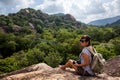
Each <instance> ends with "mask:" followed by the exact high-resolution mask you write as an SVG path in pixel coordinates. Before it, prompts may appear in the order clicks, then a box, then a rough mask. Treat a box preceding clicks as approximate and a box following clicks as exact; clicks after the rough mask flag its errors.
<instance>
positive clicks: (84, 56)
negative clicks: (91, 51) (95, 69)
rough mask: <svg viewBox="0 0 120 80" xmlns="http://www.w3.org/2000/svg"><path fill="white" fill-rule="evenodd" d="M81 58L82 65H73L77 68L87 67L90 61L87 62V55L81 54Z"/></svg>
mask: <svg viewBox="0 0 120 80" xmlns="http://www.w3.org/2000/svg"><path fill="white" fill-rule="evenodd" d="M81 56H83V59H84V63H83V64H74V65H75V66H77V67H82V66H87V65H89V63H90V61H89V56H88V55H87V54H85V53H82V55H81Z"/></svg>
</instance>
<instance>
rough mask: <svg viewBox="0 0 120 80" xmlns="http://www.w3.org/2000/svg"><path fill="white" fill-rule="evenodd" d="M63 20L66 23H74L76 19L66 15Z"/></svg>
mask: <svg viewBox="0 0 120 80" xmlns="http://www.w3.org/2000/svg"><path fill="white" fill-rule="evenodd" d="M63 18H64V20H68V21H73V22H74V21H76V19H75V18H74V17H73V16H72V15H70V14H66V15H64V17H63Z"/></svg>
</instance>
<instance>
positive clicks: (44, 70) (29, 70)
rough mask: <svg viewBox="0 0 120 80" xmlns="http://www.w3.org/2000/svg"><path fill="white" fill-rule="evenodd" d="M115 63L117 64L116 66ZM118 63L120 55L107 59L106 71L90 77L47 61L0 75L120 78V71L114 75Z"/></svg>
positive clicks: (40, 79) (13, 78) (53, 79)
mask: <svg viewBox="0 0 120 80" xmlns="http://www.w3.org/2000/svg"><path fill="white" fill-rule="evenodd" d="M115 62H116V63H115ZM114 64H117V65H116V66H115V65H114ZM118 65H120V56H118V57H115V58H113V59H110V60H108V61H107V64H106V68H105V69H106V70H105V73H103V74H99V75H97V76H95V77H88V76H80V75H76V74H75V71H74V70H73V69H70V68H67V69H66V70H65V71H63V70H61V69H60V68H59V67H57V68H52V67H50V66H48V65H47V64H45V63H39V64H35V65H32V66H29V67H26V68H23V69H21V70H17V71H14V72H11V73H6V74H3V75H1V76H0V80H120V75H118V73H119V74H120V72H117V75H114V74H115V71H118V70H119V69H120V68H119V66H118ZM108 66H109V67H108ZM113 70H114V71H113ZM110 71H111V72H110ZM112 71H113V72H112ZM109 73H110V74H109Z"/></svg>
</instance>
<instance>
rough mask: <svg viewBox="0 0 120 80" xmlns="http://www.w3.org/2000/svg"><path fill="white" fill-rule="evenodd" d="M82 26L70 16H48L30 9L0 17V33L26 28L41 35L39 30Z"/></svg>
mask: <svg viewBox="0 0 120 80" xmlns="http://www.w3.org/2000/svg"><path fill="white" fill-rule="evenodd" d="M58 15H59V16H58ZM60 15H61V16H60ZM84 25H85V24H83V23H81V22H78V21H76V19H75V18H74V17H73V16H72V15H70V14H65V15H63V14H55V15H48V14H46V13H43V12H42V11H40V10H34V9H32V8H26V9H21V10H20V11H19V12H17V13H10V14H9V15H8V16H5V15H0V31H5V32H24V31H25V30H26V28H27V29H30V30H35V31H36V32H39V33H41V32H42V31H41V28H56V29H57V28H65V27H66V28H82V27H84Z"/></svg>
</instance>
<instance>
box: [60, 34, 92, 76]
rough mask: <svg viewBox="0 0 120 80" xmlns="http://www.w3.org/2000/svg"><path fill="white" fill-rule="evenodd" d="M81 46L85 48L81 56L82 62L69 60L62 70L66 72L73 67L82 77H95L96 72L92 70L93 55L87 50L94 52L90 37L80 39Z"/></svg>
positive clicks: (85, 36)
mask: <svg viewBox="0 0 120 80" xmlns="http://www.w3.org/2000/svg"><path fill="white" fill-rule="evenodd" d="M80 45H81V46H82V47H83V49H82V52H81V53H80V55H79V57H80V60H78V61H75V60H68V62H67V63H66V64H65V65H63V66H62V67H61V69H63V70H65V69H66V68H67V67H72V68H74V69H75V71H76V72H77V73H78V74H80V75H85V76H93V75H94V72H93V71H92V70H91V68H90V63H91V60H92V57H91V53H90V52H89V51H88V49H87V48H89V49H90V50H91V51H93V47H92V46H91V45H90V37H89V36H88V35H84V36H82V37H81V39H80Z"/></svg>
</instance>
